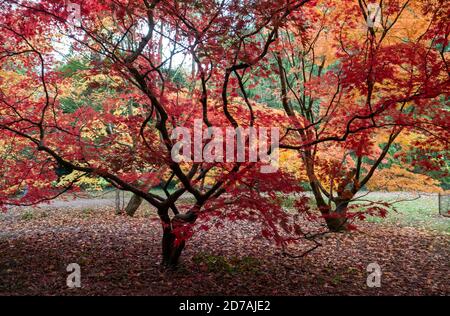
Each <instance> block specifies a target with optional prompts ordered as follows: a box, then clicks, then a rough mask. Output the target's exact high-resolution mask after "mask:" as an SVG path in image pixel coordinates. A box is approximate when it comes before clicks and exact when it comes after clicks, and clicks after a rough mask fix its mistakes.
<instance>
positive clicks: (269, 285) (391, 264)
mask: <svg viewBox="0 0 450 316" xmlns="http://www.w3.org/2000/svg"><path fill="white" fill-rule="evenodd" d="M397 196H399V197H400V199H405V196H406V197H409V198H408V199H410V197H411V196H409V195H408V196H407V195H406V194H399V195H398V194H397V195H396V196H394V195H393V194H386V193H379V194H378V195H376V194H375V196H374V197H373V198H384V199H386V198H389V199H393V198H397ZM436 201H437V198H436V196H431V195H427V196H421V197H420V198H419V199H416V200H414V201H403V202H401V203H398V212H393V213H392V214H390V215H389V216H388V217H387V218H386V219H384V220H379V219H374V218H372V219H369V221H367V222H361V223H358V230H357V231H354V232H349V233H339V234H326V235H324V236H323V237H321V239H319V240H318V241H319V242H320V243H321V244H322V246H321V247H319V248H317V249H316V250H314V251H312V252H311V253H309V254H308V255H306V256H304V257H302V258H297V259H294V258H290V257H286V256H283V255H281V251H280V249H279V248H277V247H275V246H274V245H272V244H270V243H269V242H267V241H266V240H263V239H259V238H256V239H255V237H254V236H255V235H258V231H259V227H258V226H257V225H256V224H255V223H248V222H231V223H226V225H225V228H223V229H220V230H217V229H211V230H209V231H207V232H199V233H197V234H195V235H194V236H193V237H192V239H190V240H189V241H188V244H187V247H186V249H185V251H184V252H183V255H182V261H181V263H180V267H179V269H178V270H176V271H167V270H164V269H162V268H161V266H160V265H159V263H160V261H161V256H160V238H161V229H160V225H159V223H158V221H157V219H156V216H155V214H154V211H153V210H151V209H150V208H149V207H148V206H143V207H141V209H139V211H138V212H137V214H136V216H135V217H133V218H130V217H126V216H117V215H114V202H115V201H114V199H113V198H112V197H111V196H106V197H96V198H92V197H91V198H90V199H84V200H76V201H56V202H53V203H52V204H51V205H43V206H41V207H39V208H13V209H10V210H8V211H7V212H6V213H3V214H0V295H14V294H18V295H360V294H363V295H430V294H431V295H450V218H445V217H443V216H440V215H439V214H438V212H437V202H436ZM305 225H310V224H309V223H305ZM310 246H311V244H310V242H307V241H301V242H299V245H298V246H296V247H294V248H292V249H290V252H291V253H292V254H296V253H302V252H303V251H304V250H305V249H308V247H310ZM70 263H78V264H79V265H80V266H81V288H76V289H69V288H68V287H67V285H66V279H67V276H68V275H69V272H67V271H66V267H67V265H68V264H70ZM370 263H377V264H378V265H379V266H380V268H381V272H382V275H381V287H373V288H370V287H368V286H367V283H366V280H367V277H368V275H369V272H367V266H368V265H369V264H370Z"/></svg>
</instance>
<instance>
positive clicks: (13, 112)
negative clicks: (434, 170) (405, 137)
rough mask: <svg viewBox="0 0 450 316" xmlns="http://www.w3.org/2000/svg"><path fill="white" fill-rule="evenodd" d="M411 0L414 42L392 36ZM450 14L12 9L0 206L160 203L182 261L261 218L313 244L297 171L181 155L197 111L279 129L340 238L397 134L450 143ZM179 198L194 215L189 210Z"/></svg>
mask: <svg viewBox="0 0 450 316" xmlns="http://www.w3.org/2000/svg"><path fill="white" fill-rule="evenodd" d="M410 5H411V8H412V9H413V12H416V13H417V14H419V15H420V16H423V17H424V20H425V23H424V24H423V27H421V28H417V30H419V32H417V33H413V34H409V33H408V32H410V31H411V30H410V29H409V28H408V30H407V32H406V33H408V34H403V33H401V32H400V31H399V30H398V29H397V27H396V26H397V25H398V23H400V21H402V20H401V18H400V17H403V15H404V14H405V12H409V11H408V10H409V9H410V7H409V6H410ZM366 6H367V5H366ZM448 7H449V6H448V4H446V3H445V2H444V1H429V2H428V1H427V2H425V3H423V4H422V3H414V5H413V2H412V1H406V2H405V3H404V4H400V3H399V2H398V1H383V12H384V14H385V15H384V16H383V19H382V21H381V24H382V25H381V26H373V27H370V28H367V24H365V22H366V15H367V13H366V7H365V5H364V1H349V0H346V1H339V2H334V1H308V0H302V1H298V0H287V1H268V0H260V1H247V0H231V1H225V0H224V1H214V0H201V1H198V0H197V1H195V0H188V1H182V2H179V1H170V0H169V1H160V0H153V1H150V0H142V1H113V0H104V1H90V0H85V1H73V2H70V5H68V3H67V2H63V1H56V0H50V1H26V0H24V1H20V0H3V1H0V29H1V32H0V42H1V43H2V46H1V47H0V70H1V72H2V76H1V77H0V130H1V135H0V140H1V144H2V145H3V148H6V150H4V152H2V153H1V154H2V157H3V159H2V165H0V167H1V170H2V171H3V173H4V175H5V176H4V177H3V178H2V179H1V182H0V206H3V207H5V206H7V205H31V204H37V203H40V202H42V201H48V200H51V199H54V198H56V197H58V196H60V195H61V194H64V193H65V192H67V191H70V190H77V189H79V184H80V181H81V180H82V179H92V178H102V179H103V180H104V181H106V182H108V183H109V184H110V185H112V186H114V187H116V188H118V189H120V190H124V191H129V192H131V193H133V194H134V196H135V197H136V199H138V200H140V199H143V200H145V201H147V202H148V203H150V204H151V205H152V206H154V207H155V209H156V210H157V213H158V216H159V219H160V220H161V223H162V235H163V236H162V257H163V263H164V264H165V265H171V266H172V265H176V263H177V261H178V259H179V256H180V255H181V252H182V250H183V248H184V246H185V242H186V240H187V238H189V236H191V235H192V233H193V230H194V229H200V230H207V229H208V228H209V227H210V223H211V222H212V223H213V225H215V226H216V227H218V228H220V227H221V226H222V225H223V221H224V220H225V219H229V220H240V219H246V220H250V221H253V222H259V223H261V225H262V230H261V234H262V236H264V237H265V238H269V239H272V240H274V241H275V242H276V243H278V244H280V245H282V246H283V247H285V246H286V245H287V244H289V243H290V242H294V241H297V240H298V239H299V238H300V237H305V236H306V234H305V233H304V232H303V231H302V229H301V227H300V226H299V224H298V222H297V219H298V215H299V214H295V216H291V215H289V214H288V213H287V212H285V211H284V210H283V208H282V200H283V196H291V195H295V194H296V193H299V192H302V191H303V189H302V187H301V185H300V183H299V181H298V179H297V178H296V177H295V175H294V174H293V173H292V170H286V169H284V168H280V169H279V170H278V171H276V172H274V173H263V172H260V166H261V165H262V164H263V161H258V162H253V163H252V162H233V161H226V162H199V161H194V162H192V161H190V162H187V161H175V160H174V159H172V157H171V153H172V150H173V148H174V144H175V140H174V139H172V137H171V135H172V133H173V131H174V130H175V129H176V128H177V127H185V128H187V129H189V130H194V129H195V121H196V119H200V120H201V121H202V125H203V127H215V128H218V129H220V130H225V129H226V128H227V127H233V128H237V127H249V126H252V127H257V126H260V127H264V126H274V125H275V126H278V127H280V128H281V130H282V131H283V133H284V134H283V135H282V139H281V140H282V144H281V147H282V148H284V149H287V150H292V151H296V152H298V153H299V155H300V160H301V161H302V164H301V165H299V166H300V168H303V169H304V170H305V174H306V176H307V179H308V181H309V184H310V186H311V189H312V191H313V193H314V197H315V200H316V203H317V206H318V207H319V209H320V210H321V212H322V215H323V217H325V219H326V221H327V223H328V226H329V228H330V229H332V230H339V229H341V228H342V227H344V225H343V224H345V222H346V219H347V217H348V216H349V213H348V212H347V207H348V204H349V203H350V202H351V200H352V198H353V197H354V195H355V194H356V193H357V192H358V190H359V189H360V188H361V187H362V186H364V185H365V184H366V183H367V182H368V181H369V180H370V178H371V177H372V175H373V174H374V173H375V171H376V169H377V168H378V167H379V165H380V163H381V162H382V160H383V159H384V158H385V156H386V154H387V152H388V150H389V148H391V146H392V144H393V143H394V141H395V140H396V139H397V137H398V135H400V132H403V133H406V132H408V130H418V131H420V132H421V133H423V135H425V136H426V137H425V138H426V141H423V140H420V142H421V144H426V143H430V142H439V144H440V145H439V150H441V151H442V150H444V151H445V150H446V149H447V147H446V146H447V145H448V143H446V142H445V141H443V140H446V139H448V137H447V136H448V125H447V124H448V123H447V121H448V111H446V110H445V109H443V107H442V102H444V101H446V99H444V100H443V98H445V97H447V93H448V83H449V82H448V81H449V73H448V63H447V58H448V57H447V47H448V43H447V39H448V25H447V23H446V20H445V19H446V16H447V13H448ZM69 8H74V9H75V12H71V11H70V10H69ZM406 8H408V10H406ZM355 12H357V14H355ZM360 24H363V26H364V27H360V28H358V27H357V26H358V25H360ZM405 38H406V39H405ZM320 46H321V47H320ZM67 50H69V51H70V54H68V52H67ZM67 55H69V56H71V59H70V60H69V61H64V59H65V58H67V57H66V56H67ZM186 64H190V71H188V70H186ZM263 89H268V90H269V91H267V92H264V90H263ZM260 91H262V92H263V93H260ZM273 91H278V92H279V93H275V94H274V93H273ZM264 94H266V95H264ZM269 94H270V96H269ZM268 97H270V98H271V100H272V101H273V102H272V103H275V104H278V103H279V104H281V108H282V109H283V111H284V112H283V111H275V110H274V109H272V108H269V107H268V105H270V106H273V105H274V104H271V103H270V102H265V100H266V99H267V98H268ZM278 101H279V102H278ZM266 103H267V104H266ZM294 104H295V105H294ZM380 137H381V138H383V137H384V140H383V141H379V139H378V138H380ZM377 139H378V141H377ZM208 143H209V140H208V139H203V143H202V146H201V147H202V148H206V147H208ZM380 144H381V148H380V147H377V146H378V145H380ZM417 144H418V146H419V141H418V143H417ZM423 147H424V148H425V149H430V147H427V146H423ZM194 151H195V149H194ZM320 153H322V154H320ZM420 164H422V165H424V166H425V167H426V168H431V167H432V166H430V163H429V161H421V162H420ZM12 166H13V168H12ZM363 171H366V175H365V176H364V177H362V175H361V173H362V172H363ZM68 176H70V177H68ZM61 177H63V178H65V179H66V181H60V180H61ZM155 186H161V187H162V189H163V192H164V195H163V196H161V195H158V194H155V193H152V191H151V188H153V187H155ZM170 186H173V187H174V190H173V191H169V190H168V188H169V187H170ZM25 188H26V190H27V194H21V195H19V196H17V194H16V193H19V192H20V191H21V190H24V189H25ZM184 194H190V195H192V196H193V199H194V202H193V203H192V205H183V204H182V203H180V198H181V197H182V196H183V195H184ZM324 196H325V197H327V198H328V199H329V201H330V202H329V203H328V202H326V200H325V198H324ZM331 202H334V203H335V209H332V205H331ZM307 204H308V203H307V201H306V200H305V199H303V198H302V199H299V200H298V201H297V203H296V207H297V209H298V210H299V211H300V212H303V211H304V210H307V209H308V207H307ZM373 210H376V211H379V212H381V213H382V214H383V210H381V209H380V208H373V209H372V211H373ZM211 219H214V221H209V220H211ZM198 222H201V223H202V224H201V225H197V226H195V227H194V226H193V224H194V223H198Z"/></svg>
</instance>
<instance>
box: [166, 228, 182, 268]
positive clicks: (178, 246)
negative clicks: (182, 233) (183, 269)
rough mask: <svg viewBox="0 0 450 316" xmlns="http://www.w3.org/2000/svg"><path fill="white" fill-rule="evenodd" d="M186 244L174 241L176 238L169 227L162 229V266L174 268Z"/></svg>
mask: <svg viewBox="0 0 450 316" xmlns="http://www.w3.org/2000/svg"><path fill="white" fill-rule="evenodd" d="M185 245H186V242H185V241H184V240H178V241H177V240H176V236H175V234H174V233H173V231H172V228H171V227H170V225H168V226H166V227H164V228H163V238H162V255H163V261H162V264H163V266H165V267H167V268H175V267H176V266H177V265H178V261H179V259H180V256H181V252H182V251H183V249H184V247H185Z"/></svg>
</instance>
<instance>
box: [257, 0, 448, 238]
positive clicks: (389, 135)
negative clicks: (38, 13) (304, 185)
mask: <svg viewBox="0 0 450 316" xmlns="http://www.w3.org/2000/svg"><path fill="white" fill-rule="evenodd" d="M369 4H371V5H372V6H374V5H378V6H379V9H380V14H381V17H379V20H378V24H375V25H373V24H372V25H371V24H370V23H369V24H368V21H369V20H368V17H367V15H368V12H369V11H368V7H369ZM307 10H309V11H308V13H307V14H305V15H304V16H301V17H299V18H298V19H297V20H295V19H293V20H291V21H289V23H287V24H286V25H285V26H284V27H282V28H280V30H279V31H278V46H277V47H276V49H274V51H273V52H272V55H268V62H267V64H266V65H267V67H266V68H269V67H273V68H275V69H276V73H277V75H276V76H273V75H272V77H271V80H272V82H269V86H272V87H276V88H277V91H278V96H279V100H280V101H279V103H280V104H281V106H282V109H284V111H285V112H286V114H287V115H288V116H289V117H290V118H291V120H292V123H291V124H290V125H288V126H286V130H287V131H286V133H285V136H284V137H285V141H284V143H283V144H282V147H284V148H286V149H292V150H295V151H298V159H299V160H300V163H299V164H298V168H300V169H301V172H302V173H303V177H305V176H306V178H307V181H308V182H309V186H310V188H311V190H312V192H313V195H314V200H315V203H316V205H317V207H318V208H319V209H320V211H321V214H322V216H323V217H324V218H325V220H326V223H327V226H328V227H329V228H330V229H331V230H334V231H338V230H342V229H346V228H348V225H347V224H348V219H349V218H351V217H353V216H360V214H361V210H360V209H358V210H357V211H356V213H353V212H349V204H350V203H351V201H352V200H353V199H354V198H355V195H356V194H357V193H358V192H359V191H360V190H361V188H363V187H364V186H365V185H366V184H367V185H368V186H367V187H369V188H370V184H372V185H373V184H374V182H372V183H369V181H370V180H371V178H372V177H373V175H374V174H375V173H376V170H377V169H379V168H380V166H382V164H383V162H385V160H386V158H387V155H388V154H389V151H390V150H392V148H393V147H394V146H395V145H396V144H397V142H396V140H397V139H398V138H399V135H412V136H411V137H409V138H408V137H407V139H409V141H411V144H410V145H412V146H413V147H415V148H416V149H419V148H421V151H422V152H426V153H433V152H438V151H441V152H443V154H441V155H439V156H438V157H436V158H435V159H434V160H430V159H419V160H417V161H415V162H414V163H415V164H417V165H420V166H422V167H423V169H422V171H423V170H433V169H437V170H439V169H441V168H442V166H443V165H444V163H445V159H448V154H446V153H447V152H448V139H449V134H448V132H449V128H448V127H449V126H448V121H449V113H448V108H446V107H445V106H444V104H446V103H447V102H448V92H449V90H448V87H449V76H450V73H449V69H448V35H449V27H448V23H447V22H446V16H448V13H449V10H450V7H449V5H448V3H446V2H445V1H427V2H421V1H407V0H405V1H382V2H365V1H339V2H334V1H322V2H319V3H318V4H317V6H315V7H311V8H308V9H307ZM369 18H370V17H369ZM373 18H374V19H375V18H376V17H375V16H373ZM305 20H306V21H307V22H305ZM372 22H374V21H372ZM414 135H415V136H416V140H414ZM417 135H419V137H417ZM329 141H331V142H329ZM398 155H402V154H401V153H398ZM403 155H404V153H403ZM404 157H405V156H404ZM446 157H447V158H446ZM410 163H411V162H410ZM397 170H398V169H397ZM383 174H386V171H384V172H383V173H382V174H381V175H383ZM386 175H387V174H386ZM400 175H401V174H400V173H398V174H397V176H398V177H399V178H401V177H400ZM403 175H404V172H403ZM422 178H423V177H422ZM422 178H420V177H416V178H415V179H414V178H412V179H411V178H410V179H409V180H408V181H421V180H422ZM394 181H396V180H394ZM431 183H433V181H432V182H431ZM398 184H399V185H400V183H398ZM378 188H379V187H378ZM410 188H413V186H410ZM415 188H416V189H420V185H416V187H415ZM384 206H386V205H381V204H378V205H377V204H372V203H369V204H368V205H367V211H369V212H371V213H373V212H375V213H378V212H379V214H380V215H384V214H385V211H386V209H385V207H384Z"/></svg>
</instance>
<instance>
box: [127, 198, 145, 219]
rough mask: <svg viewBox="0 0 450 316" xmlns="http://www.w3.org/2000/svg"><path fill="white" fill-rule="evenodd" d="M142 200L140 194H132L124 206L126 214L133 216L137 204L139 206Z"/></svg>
mask: <svg viewBox="0 0 450 316" xmlns="http://www.w3.org/2000/svg"><path fill="white" fill-rule="evenodd" d="M142 201H143V199H142V198H141V197H140V196H138V195H136V194H133V196H132V197H131V199H130V201H128V204H127V207H126V208H125V213H127V215H128V216H134V214H135V213H136V211H137V210H138V208H139V206H141V204H142Z"/></svg>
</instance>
